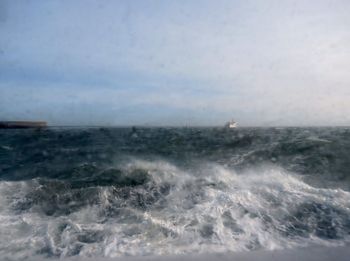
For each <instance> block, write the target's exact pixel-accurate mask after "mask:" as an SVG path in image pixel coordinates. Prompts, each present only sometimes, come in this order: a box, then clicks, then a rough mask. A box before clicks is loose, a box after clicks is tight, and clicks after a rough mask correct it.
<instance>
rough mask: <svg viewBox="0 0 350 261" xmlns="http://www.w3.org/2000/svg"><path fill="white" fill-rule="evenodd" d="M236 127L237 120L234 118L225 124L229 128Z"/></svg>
mask: <svg viewBox="0 0 350 261" xmlns="http://www.w3.org/2000/svg"><path fill="white" fill-rule="evenodd" d="M236 127H237V122H235V121H234V120H231V121H229V122H227V123H226V124H225V128H228V129H234V128H236Z"/></svg>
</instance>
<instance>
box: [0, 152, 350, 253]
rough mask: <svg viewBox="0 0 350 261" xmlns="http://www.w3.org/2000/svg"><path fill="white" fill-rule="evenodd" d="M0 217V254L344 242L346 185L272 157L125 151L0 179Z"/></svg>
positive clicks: (349, 221)
mask: <svg viewBox="0 0 350 261" xmlns="http://www.w3.org/2000/svg"><path fill="white" fill-rule="evenodd" d="M48 176H49V175H48ZM0 221H1V222H0V255H1V256H3V257H7V258H9V259H11V258H14V259H21V258H26V257H32V256H35V255H39V256H46V257H68V256H76V255H80V256H86V257H99V256H105V257H119V256H127V255H164V254H183V253H206V252H227V251H231V252H237V251H250V250H256V249H266V250H272V249H284V248H294V247H302V246H310V245H344V244H347V243H348V242H349V234H350V193H349V192H347V191H345V190H342V189H331V188H318V187H314V186H311V185H310V184H308V183H306V182H305V181H304V180H303V177H302V176H300V175H297V174H295V173H293V172H290V171H287V170H285V169H284V168H282V167H278V166H276V165H271V164H267V165H260V166H255V167H247V168H243V169H242V168H238V169H235V168H232V167H229V166H225V165H221V164H217V163H211V162H206V163H203V162H202V164H196V165H193V166H191V167H186V168H184V167H183V166H177V165H175V164H173V163H170V162H167V161H164V160H139V159H135V158H133V159H129V160H128V161H124V162H117V163H114V164H111V165H109V166H106V167H105V168H104V169H100V168H97V167H96V166H94V164H82V165H80V166H78V167H76V168H74V170H73V171H72V172H71V175H68V174H67V175H63V174H62V175H59V176H55V177H52V176H50V177H49V178H48V177H47V178H45V177H36V178H33V179H28V180H20V181H1V182H0Z"/></svg>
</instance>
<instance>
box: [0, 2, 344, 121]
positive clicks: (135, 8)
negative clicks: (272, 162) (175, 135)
mask: <svg viewBox="0 0 350 261" xmlns="http://www.w3.org/2000/svg"><path fill="white" fill-rule="evenodd" d="M349 14H350V1H347V0H344V1H342V0H333V1H323V0H309V1H303V0H300V1H297V0H293V1H292V0H290V1H277V0H264V1H263V0H261V1H260V0H255V1H247V0H242V1H238V0H236V1H234V0H230V1H214V0H212V1H199V0H198V1H166V0H164V1H146V0H145V1H100V0H95V1H90V0H84V1H29V0H27V1H25V0H22V1H16V0H14V1H13V0H11V1H10V0H8V1H6V0H0V120H1V119H3V120H10V119H18V120H20V119H24V120H32V119H33V120H35V119H40V120H47V121H48V122H49V123H50V124H54V125H56V124H63V125H70V124H79V125H80V124H82V125H91V124H94V125H95V124H96V125H104V124H107V125H135V124H150V125H222V124H223V123H224V122H225V121H226V120H228V119H230V118H235V119H236V120H237V121H239V122H240V123H241V125H263V126H266V125H350V73H349V72H350V16H349Z"/></svg>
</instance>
